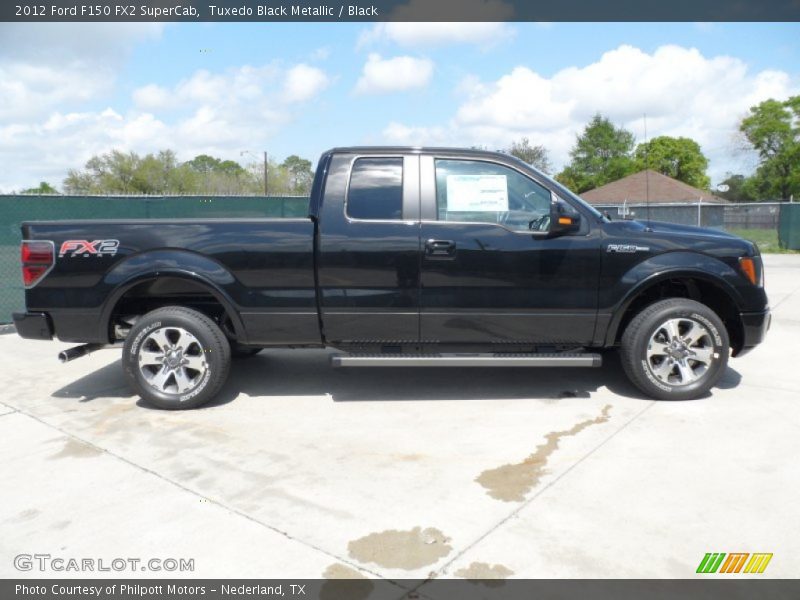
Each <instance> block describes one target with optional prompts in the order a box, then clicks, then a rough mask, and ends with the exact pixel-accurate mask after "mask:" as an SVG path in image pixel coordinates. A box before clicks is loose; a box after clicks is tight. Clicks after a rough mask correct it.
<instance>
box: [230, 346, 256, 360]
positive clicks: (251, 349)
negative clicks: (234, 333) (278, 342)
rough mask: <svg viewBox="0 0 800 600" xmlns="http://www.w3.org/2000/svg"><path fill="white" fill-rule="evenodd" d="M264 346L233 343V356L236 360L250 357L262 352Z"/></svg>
mask: <svg viewBox="0 0 800 600" xmlns="http://www.w3.org/2000/svg"><path fill="white" fill-rule="evenodd" d="M263 349H264V348H260V347H258V346H242V345H241V344H237V343H235V342H234V343H232V344H231V358H233V359H234V360H236V359H240V358H250V357H251V356H255V355H256V354H258V353H259V352H261V351H262V350H263Z"/></svg>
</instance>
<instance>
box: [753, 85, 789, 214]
mask: <svg viewBox="0 0 800 600" xmlns="http://www.w3.org/2000/svg"><path fill="white" fill-rule="evenodd" d="M739 131H741V132H742V134H744V137H745V138H746V139H747V141H748V142H749V143H750V145H751V146H752V147H753V148H754V149H755V150H756V152H758V156H759V166H758V169H757V170H756V173H755V174H754V175H753V177H752V178H751V179H750V180H749V181H748V182H747V186H748V187H749V188H750V189H751V190H752V193H753V194H755V195H757V196H758V197H759V198H760V199H774V198H780V199H783V200H788V199H789V197H790V196H792V195H797V194H800V96H793V97H791V98H789V99H788V100H785V101H783V102H780V101H778V100H772V99H770V100H765V101H764V102H761V103H760V104H758V105H756V106H753V107H751V108H750V115H749V116H747V117H745V118H744V119H742V122H741V123H740V125H739Z"/></svg>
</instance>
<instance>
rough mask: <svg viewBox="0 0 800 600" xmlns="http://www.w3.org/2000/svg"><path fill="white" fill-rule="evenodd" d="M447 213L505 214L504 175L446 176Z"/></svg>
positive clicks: (506, 193) (506, 207)
mask: <svg viewBox="0 0 800 600" xmlns="http://www.w3.org/2000/svg"><path fill="white" fill-rule="evenodd" d="M447 210H448V212H507V211H508V179H507V177H506V176H505V175H448V176H447Z"/></svg>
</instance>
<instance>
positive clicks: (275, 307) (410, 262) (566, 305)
mask: <svg viewBox="0 0 800 600" xmlns="http://www.w3.org/2000/svg"><path fill="white" fill-rule="evenodd" d="M22 234H23V242H22V269H23V279H24V283H25V286H26V288H27V290H26V305H27V312H26V313H22V314H15V315H14V321H15V323H16V327H17V331H18V332H19V334H20V335H21V336H22V337H26V338H35V339H43V340H49V339H52V337H53V336H54V335H55V336H57V337H58V338H59V339H60V340H62V341H68V342H80V343H83V344H84V345H82V346H78V347H76V348H71V349H70V350H67V351H65V352H62V353H61V359H62V360H64V361H66V360H71V359H72V358H76V357H78V356H81V355H83V354H86V353H88V352H91V351H92V350H95V349H97V348H99V347H102V346H104V345H108V344H115V343H116V344H122V345H123V359H122V363H123V367H124V372H125V375H126V376H127V378H128V380H129V381H130V383H131V385H132V386H133V388H134V390H135V391H136V392H137V393H138V394H139V395H140V396H141V397H142V398H144V399H146V400H148V401H149V402H151V403H152V404H154V405H157V406H159V407H162V408H167V409H179V408H191V407H195V406H198V405H200V404H203V403H204V402H207V401H208V400H210V399H211V398H213V397H214V395H215V394H216V393H217V392H218V391H219V389H220V387H221V386H222V385H223V383H224V381H225V379H226V377H227V375H228V370H229V367H230V361H231V358H235V357H237V356H245V355H248V354H252V353H255V352H258V351H259V350H260V349H262V348H265V347H292V348H301V347H306V348H310V347H333V348H336V349H338V350H340V351H341V353H340V354H338V355H335V356H334V357H333V359H332V360H333V362H334V365H336V366H341V367H347V366H353V367H394V366H414V367H422V366H458V367H467V366H481V367H491V366H497V367H570V366H582V367H598V366H600V365H601V359H602V354H601V351H602V350H604V349H609V348H616V347H618V348H619V349H620V351H621V358H622V365H623V367H624V369H625V371H626V373H627V375H628V376H629V377H630V379H631V381H632V382H633V383H634V384H635V385H636V386H637V387H638V388H639V389H640V390H642V391H643V392H644V393H646V394H648V395H650V396H652V397H655V398H660V399H687V398H695V397H698V396H700V395H702V394H704V393H706V392H707V391H708V390H709V389H710V388H711V387H712V386H713V385H714V384H715V383H716V382H717V381H718V379H719V378H720V376H721V375H722V373H723V372H724V370H725V368H726V364H727V362H728V357H729V356H730V355H732V356H737V355H740V354H743V353H744V352H745V351H747V350H749V349H750V348H752V347H753V346H755V345H756V344H758V343H759V342H761V341H762V340H763V339H764V336H765V333H766V331H767V329H768V327H769V323H770V314H769V308H768V304H767V297H766V294H765V292H764V287H763V281H764V273H763V266H762V262H761V257H760V254H759V252H758V248H757V247H756V245H755V244H753V243H751V242H748V241H745V240H743V239H741V238H738V237H735V236H732V235H728V234H726V233H723V232H720V231H714V230H706V229H699V228H694V227H686V226H679V225H671V224H666V223H649V222H645V223H643V222H638V221H611V220H609V219H608V218H607V217H605V216H603V215H602V214H600V213H599V212H598V211H597V210H595V209H594V208H592V207H591V206H589V205H588V204H586V203H585V202H583V201H582V200H581V199H580V198H578V197H577V196H576V195H574V194H573V193H571V192H570V191H569V190H567V189H566V188H564V187H563V186H561V185H560V184H559V183H557V182H555V181H553V180H552V179H550V178H548V177H546V176H545V175H543V174H542V173H540V172H538V171H536V170H535V169H533V168H531V167H530V166H529V165H527V164H525V163H523V162H521V161H519V160H517V159H515V158H513V157H511V156H507V155H504V154H498V153H492V152H483V151H472V150H454V149H439V148H391V147H390V148H339V149H334V150H331V151H329V152H326V153H325V154H324V155H323V156H322V158H321V160H320V162H319V166H318V167H317V171H316V176H315V179H314V186H313V190H312V193H311V198H310V201H309V206H308V218H303V219H257V218H254V219H229V220H223V221H221V220H206V219H191V220H142V221H81V222H75V221H60V222H29V223H24V224H23V225H22Z"/></svg>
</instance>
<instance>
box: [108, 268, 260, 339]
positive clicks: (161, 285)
mask: <svg viewBox="0 0 800 600" xmlns="http://www.w3.org/2000/svg"><path fill="white" fill-rule="evenodd" d="M198 294H199V295H202V296H205V297H206V298H210V299H212V300H211V301H212V302H213V303H215V304H216V305H217V306H218V310H221V311H222V312H223V313H224V315H225V317H227V319H228V320H229V321H230V323H231V326H232V328H233V332H232V333H234V334H235V336H236V339H237V341H239V342H242V343H245V342H246V340H247V335H246V330H245V327H244V324H243V322H242V319H241V317H240V315H239V311H238V310H237V309H236V305H235V303H234V302H233V300H232V299H231V298H230V296H229V295H228V294H227V293H226V292H225V291H224V290H223V289H221V287H220V286H219V285H217V284H216V283H215V282H213V281H209V280H208V279H207V278H206V277H204V276H203V275H202V274H199V273H197V272H189V271H186V270H184V269H180V268H173V269H160V270H158V271H148V272H140V273H137V274H136V275H134V276H132V277H130V278H128V279H126V280H125V281H124V282H122V283H119V284H118V285H116V287H115V288H114V289H113V291H112V292H111V293H110V294H109V296H108V299H107V301H106V303H105V306H104V307H103V311H102V313H101V318H100V327H101V332H102V335H104V336H106V337H108V338H109V339H111V340H113V337H114V336H113V331H112V328H113V325H114V319H115V317H118V316H120V315H121V312H122V310H121V309H122V308H123V307H125V306H126V302H129V301H131V300H132V299H134V298H136V299H138V300H141V301H142V306H148V308H149V310H153V309H155V308H160V307H163V306H187V307H189V308H198V307H197V305H196V303H193V302H188V303H186V300H187V299H188V298H197V297H198ZM209 306H211V305H210V304H209ZM149 310H148V311H147V312H149ZM198 310H200V312H204V313H205V314H208V316H215V315H213V314H209V312H212V313H213V311H208V310H202V309H198ZM220 325H221V324H220ZM221 326H222V325H221ZM224 329H225V328H223V330H224Z"/></svg>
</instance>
